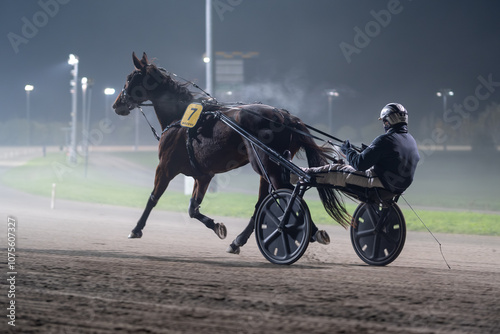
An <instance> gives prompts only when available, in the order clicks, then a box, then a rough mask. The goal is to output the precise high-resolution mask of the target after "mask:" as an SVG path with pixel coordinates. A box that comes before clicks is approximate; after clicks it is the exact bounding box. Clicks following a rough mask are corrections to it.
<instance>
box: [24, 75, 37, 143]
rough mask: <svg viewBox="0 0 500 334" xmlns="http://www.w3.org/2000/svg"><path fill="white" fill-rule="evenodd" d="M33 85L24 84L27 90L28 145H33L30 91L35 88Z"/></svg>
mask: <svg viewBox="0 0 500 334" xmlns="http://www.w3.org/2000/svg"><path fill="white" fill-rule="evenodd" d="M34 88H35V87H33V85H26V86H24V90H25V91H26V121H27V122H28V146H30V145H31V122H30V92H31V91H32V90H33V89H34Z"/></svg>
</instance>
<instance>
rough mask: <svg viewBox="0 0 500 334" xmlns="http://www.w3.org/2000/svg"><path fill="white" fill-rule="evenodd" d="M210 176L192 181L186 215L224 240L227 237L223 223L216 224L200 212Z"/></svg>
mask: <svg viewBox="0 0 500 334" xmlns="http://www.w3.org/2000/svg"><path fill="white" fill-rule="evenodd" d="M211 180H212V176H202V177H197V178H196V179H195V181H194V187H193V194H192V196H191V199H190V200H189V208H188V213H189V217H191V218H196V219H198V220H199V221H200V222H202V223H203V224H204V225H205V226H206V227H207V228H209V229H211V230H213V231H214V232H215V234H217V236H218V237H219V238H221V239H225V238H226V235H227V229H226V226H225V225H224V224H223V223H216V222H214V220H213V219H212V218H210V217H207V216H205V215H204V214H202V213H201V212H200V205H201V202H202V201H203V198H204V197H205V194H206V192H207V189H208V186H209V184H210V181H211Z"/></svg>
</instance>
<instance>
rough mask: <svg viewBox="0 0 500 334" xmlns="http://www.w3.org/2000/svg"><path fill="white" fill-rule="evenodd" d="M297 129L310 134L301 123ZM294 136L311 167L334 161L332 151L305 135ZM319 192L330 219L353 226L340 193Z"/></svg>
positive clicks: (325, 190)
mask: <svg viewBox="0 0 500 334" xmlns="http://www.w3.org/2000/svg"><path fill="white" fill-rule="evenodd" d="M295 127H296V128H297V129H298V130H300V131H301V132H303V133H309V130H308V129H307V128H306V127H305V126H304V124H302V123H301V122H297V123H296V124H295ZM293 136H294V137H295V136H297V137H298V138H296V140H297V143H298V144H299V145H300V148H302V149H303V150H304V151H305V153H306V157H307V162H308V164H309V167H318V166H323V165H326V164H328V163H329V161H331V160H332V156H331V153H332V149H330V148H328V147H326V146H319V145H317V144H316V142H315V141H314V140H313V139H312V138H311V137H309V136H307V135H305V134H298V133H294V134H293ZM317 190H318V194H319V197H320V199H321V202H322V203H323V206H324V208H325V210H326V212H328V214H329V215H330V217H332V218H333V219H334V220H335V221H336V222H338V223H339V224H340V225H342V226H343V227H345V228H347V227H348V226H349V225H351V219H352V217H351V215H350V214H349V213H348V212H347V210H346V209H345V206H344V201H343V199H342V195H341V194H340V193H339V191H338V190H337V189H333V188H331V187H321V186H319V187H317Z"/></svg>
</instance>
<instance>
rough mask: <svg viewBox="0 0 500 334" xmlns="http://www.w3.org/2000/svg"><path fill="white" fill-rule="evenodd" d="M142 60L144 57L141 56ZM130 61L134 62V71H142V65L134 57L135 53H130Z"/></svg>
mask: <svg viewBox="0 0 500 334" xmlns="http://www.w3.org/2000/svg"><path fill="white" fill-rule="evenodd" d="M143 58H144V56H143ZM132 61H133V62H134V66H135V68H136V69H138V70H140V69H142V68H143V67H144V65H143V64H142V62H141V61H140V60H139V58H137V56H136V55H135V52H132Z"/></svg>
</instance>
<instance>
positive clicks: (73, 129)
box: [68, 54, 78, 163]
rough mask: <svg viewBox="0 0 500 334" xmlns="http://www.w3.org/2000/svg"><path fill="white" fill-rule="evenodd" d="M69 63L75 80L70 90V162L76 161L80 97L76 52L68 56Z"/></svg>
mask: <svg viewBox="0 0 500 334" xmlns="http://www.w3.org/2000/svg"><path fill="white" fill-rule="evenodd" d="M68 64H69V65H71V66H73V70H72V71H71V74H73V80H71V81H70V86H71V89H70V92H71V96H72V99H71V143H70V149H69V162H70V163H76V116H77V115H76V112H77V107H76V103H77V97H78V95H77V94H78V93H77V91H78V89H77V87H78V57H77V56H75V55H74V54H70V55H69V58H68Z"/></svg>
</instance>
